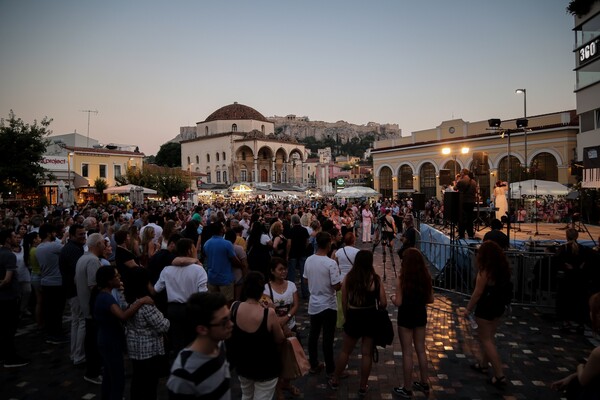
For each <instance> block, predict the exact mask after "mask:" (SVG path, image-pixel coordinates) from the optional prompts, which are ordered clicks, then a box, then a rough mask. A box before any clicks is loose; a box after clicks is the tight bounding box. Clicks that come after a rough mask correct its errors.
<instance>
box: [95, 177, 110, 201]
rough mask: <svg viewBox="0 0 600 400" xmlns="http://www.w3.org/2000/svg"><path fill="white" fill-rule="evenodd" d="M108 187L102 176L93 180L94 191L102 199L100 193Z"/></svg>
mask: <svg viewBox="0 0 600 400" xmlns="http://www.w3.org/2000/svg"><path fill="white" fill-rule="evenodd" d="M107 187H108V183H106V181H105V180H104V179H102V178H96V180H95V181H94V188H95V189H96V193H98V194H99V195H100V199H102V197H103V196H102V195H103V194H104V190H105V189H106V188H107Z"/></svg>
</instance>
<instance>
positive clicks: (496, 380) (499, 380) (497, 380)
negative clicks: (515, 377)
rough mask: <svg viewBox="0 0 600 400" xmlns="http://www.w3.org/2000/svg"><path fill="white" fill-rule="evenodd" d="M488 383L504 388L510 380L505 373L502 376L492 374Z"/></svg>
mask: <svg viewBox="0 0 600 400" xmlns="http://www.w3.org/2000/svg"><path fill="white" fill-rule="evenodd" d="M488 383H489V384H490V385H494V386H496V387H497V388H499V389H502V388H504V387H505V386H506V385H507V384H508V381H507V380H506V376H504V375H503V376H500V377H497V376H492V377H491V378H490V379H489V380H488Z"/></svg>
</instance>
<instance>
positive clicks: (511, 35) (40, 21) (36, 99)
mask: <svg viewBox="0 0 600 400" xmlns="http://www.w3.org/2000/svg"><path fill="white" fill-rule="evenodd" d="M567 4H568V0H502V1H492V0H454V1H448V0H430V1H414V0H413V1H408V0H395V1H392V0H386V1H327V0H321V1H267V0H265V1H262V0H254V1H192V0H190V1H179V0H174V1H154V0H144V1H142V0H128V1H123V0H121V1H115V0H104V1H95V2H94V1H81V0H73V1H63V0H52V1H45V0H38V1H31V0H12V1H6V0H2V1H0V6H1V10H2V11H1V12H0V52H1V54H2V56H1V57H0V116H1V117H3V118H5V117H7V116H8V114H9V111H10V110H11V109H13V110H14V111H15V113H16V115H17V116H18V117H20V118H23V119H24V120H25V121H26V122H33V120H34V119H38V120H41V119H42V118H43V117H44V116H48V117H51V118H53V119H54V121H53V123H52V125H51V126H50V129H52V131H53V134H64V133H69V132H73V131H74V130H76V131H77V132H78V133H81V134H83V135H85V134H86V133H87V114H86V113H84V112H81V110H98V114H97V115H94V114H92V115H91V124H90V137H93V138H96V139H99V140H100V141H101V142H102V143H105V144H107V143H111V142H113V143H120V144H131V145H137V146H139V148H140V150H141V151H142V152H144V153H146V155H152V154H156V152H157V151H158V149H159V147H160V145H161V144H163V143H165V142H167V141H168V140H170V139H172V138H173V137H175V136H176V135H177V134H178V133H179V127H180V126H191V125H195V123H196V122H198V121H202V120H204V119H205V118H206V117H207V116H208V115H209V114H210V113H212V112H213V111H215V110H216V109H218V108H220V107H222V106H224V105H227V104H231V103H233V102H234V101H237V102H239V103H242V104H245V105H248V106H250V107H253V108H255V109H256V110H258V111H259V112H261V113H262V114H263V115H265V116H266V117H269V116H274V115H279V116H284V115H287V114H296V115H298V116H304V115H306V116H308V117H309V118H310V119H311V120H322V121H328V122H335V121H339V120H344V121H348V122H351V123H355V124H366V123H368V122H370V121H373V122H379V123H396V124H398V125H399V126H400V128H401V129H402V131H403V134H404V135H408V134H410V132H412V131H418V130H422V129H429V128H433V127H435V126H437V125H439V124H440V123H441V122H442V121H444V120H448V119H452V118H462V119H464V120H465V121H480V120H485V119H488V118H493V117H496V118H502V119H508V118H517V117H520V116H522V113H523V97H522V95H517V94H515V93H514V91H515V89H517V88H526V89H527V113H528V115H536V114H545V113H552V112H556V111H563V110H569V109H574V108H575V94H574V93H573V88H574V84H575V74H574V72H573V68H574V65H575V62H574V55H573V52H572V49H573V44H574V34H573V32H572V28H573V17H572V16H571V15H569V14H567V13H566V11H565V8H566V6H567Z"/></svg>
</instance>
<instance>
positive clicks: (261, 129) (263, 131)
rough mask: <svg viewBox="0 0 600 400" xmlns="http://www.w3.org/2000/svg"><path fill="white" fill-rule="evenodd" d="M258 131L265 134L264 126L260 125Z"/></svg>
mask: <svg viewBox="0 0 600 400" xmlns="http://www.w3.org/2000/svg"><path fill="white" fill-rule="evenodd" d="M260 131H261V132H262V133H265V126H264V125H261V126H260Z"/></svg>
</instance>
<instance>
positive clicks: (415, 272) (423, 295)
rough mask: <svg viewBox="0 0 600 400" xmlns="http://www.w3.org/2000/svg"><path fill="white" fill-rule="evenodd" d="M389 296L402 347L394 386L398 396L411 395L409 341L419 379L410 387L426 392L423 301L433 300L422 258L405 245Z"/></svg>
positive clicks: (424, 308) (427, 383) (416, 251)
mask: <svg viewBox="0 0 600 400" xmlns="http://www.w3.org/2000/svg"><path fill="white" fill-rule="evenodd" d="M390 299H391V300H392V303H394V305H396V306H397V307H398V336H399V337H400V345H401V346H402V370H403V373H404V386H398V387H394V389H393V391H394V393H395V394H397V395H398V396H400V397H403V398H406V399H408V398H410V397H411V396H412V390H411V386H409V385H411V382H412V371H413V344H414V347H415V351H416V353H417V359H418V360H419V371H420V376H421V380H420V381H415V382H413V383H412V387H414V388H415V389H418V390H421V391H423V392H428V391H429V372H428V370H427V354H426V353H425V326H426V325H427V304H430V303H433V288H432V284H431V275H430V274H429V270H428V269H427V265H426V264H425V258H424V257H423V254H421V252H420V251H419V250H417V249H416V248H414V247H410V248H407V249H406V250H405V251H404V253H403V254H402V266H401V268H400V275H399V276H398V283H397V285H396V293H395V294H393V295H392V296H391V297H390Z"/></svg>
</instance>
